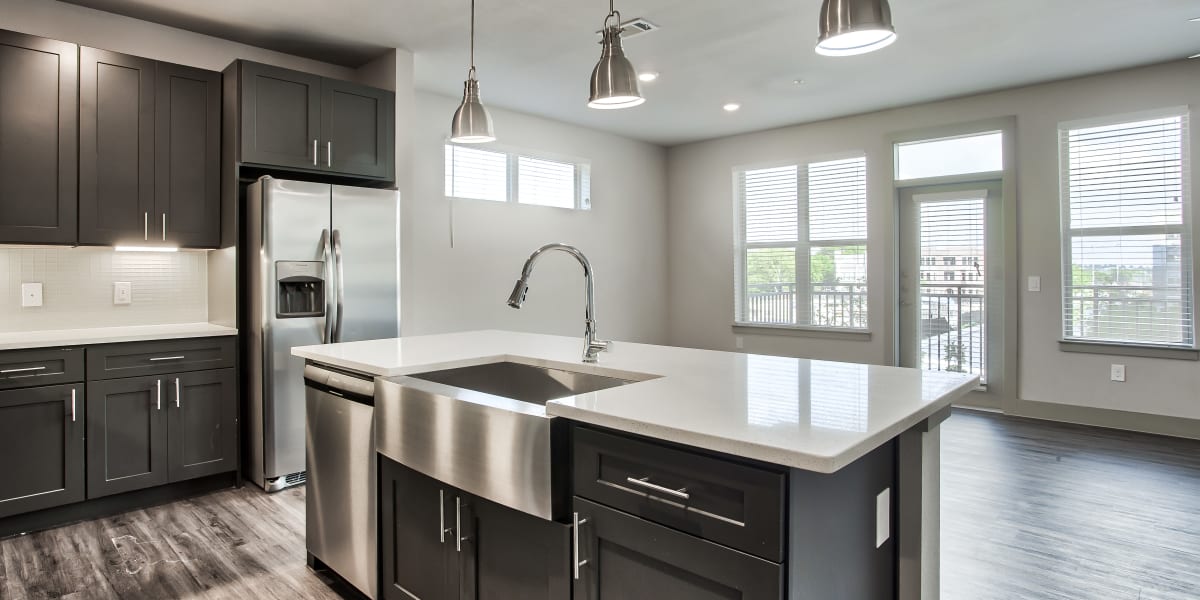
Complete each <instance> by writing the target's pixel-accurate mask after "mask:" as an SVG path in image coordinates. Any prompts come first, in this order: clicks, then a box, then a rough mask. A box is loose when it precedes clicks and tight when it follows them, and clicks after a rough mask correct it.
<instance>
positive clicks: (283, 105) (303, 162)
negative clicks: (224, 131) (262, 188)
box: [241, 62, 323, 169]
mask: <svg viewBox="0 0 1200 600" xmlns="http://www.w3.org/2000/svg"><path fill="white" fill-rule="evenodd" d="M241 86H242V89H241V93H242V115H241V119H242V156H241V158H242V162H245V163H256V164H260V165H269V166H278V167H296V168H302V169H317V168H318V164H317V163H318V156H317V146H318V144H319V143H320V140H319V139H318V138H320V137H321V78H320V77H318V76H316V75H310V74H308V73H300V72H298V71H290V70H288V69H281V68H279V67H272V66H269V65H260V64H258V63H252V62H242V75H241ZM322 164H323V163H322Z"/></svg>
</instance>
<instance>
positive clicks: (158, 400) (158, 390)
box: [154, 379, 162, 410]
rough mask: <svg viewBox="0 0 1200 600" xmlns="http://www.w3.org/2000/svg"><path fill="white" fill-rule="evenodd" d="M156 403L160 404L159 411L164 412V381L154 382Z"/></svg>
mask: <svg viewBox="0 0 1200 600" xmlns="http://www.w3.org/2000/svg"><path fill="white" fill-rule="evenodd" d="M154 401H155V403H157V404H158V410H162V380H161V379H159V380H157V381H155V382H154Z"/></svg>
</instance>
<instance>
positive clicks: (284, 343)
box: [251, 178, 334, 491]
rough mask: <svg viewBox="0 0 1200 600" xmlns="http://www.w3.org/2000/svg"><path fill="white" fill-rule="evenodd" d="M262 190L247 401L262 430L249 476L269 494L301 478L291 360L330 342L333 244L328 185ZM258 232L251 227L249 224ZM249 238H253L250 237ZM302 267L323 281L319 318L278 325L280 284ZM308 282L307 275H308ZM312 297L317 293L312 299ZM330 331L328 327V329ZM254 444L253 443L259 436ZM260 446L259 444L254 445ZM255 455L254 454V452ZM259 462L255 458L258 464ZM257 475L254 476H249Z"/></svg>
mask: <svg viewBox="0 0 1200 600" xmlns="http://www.w3.org/2000/svg"><path fill="white" fill-rule="evenodd" d="M255 185H256V186H261V188H260V189H261V194H260V196H261V210H259V211H255V209H257V208H259V207H257V206H254V205H253V203H254V201H255V200H254V193H253V189H252V190H251V202H252V207H251V209H252V211H251V212H252V214H253V213H255V212H257V213H258V215H260V218H261V219H262V221H261V223H259V224H256V225H257V226H258V227H259V231H260V232H261V236H262V240H261V245H252V246H251V247H252V248H260V249H261V251H260V254H259V255H258V256H257V257H255V258H252V259H251V260H256V261H257V262H258V263H259V264H258V268H257V269H255V270H256V271H257V272H258V273H257V274H258V276H257V277H255V278H253V279H252V280H251V281H252V285H254V286H256V287H257V289H254V290H252V291H251V297H252V298H254V299H255V303H256V306H254V310H253V313H254V318H255V320H256V321H259V322H260V323H261V326H260V324H259V323H258V322H256V323H254V324H253V325H254V327H255V328H254V330H253V331H254V333H257V334H258V335H259V336H260V338H261V344H262V345H261V347H260V348H255V349H252V350H254V351H255V353H256V354H257V356H254V357H253V360H254V361H255V362H256V363H257V364H254V365H252V368H251V376H252V377H255V378H257V379H259V381H256V382H255V384H256V385H253V386H252V389H253V391H254V393H255V395H256V396H258V397H257V398H254V399H253V400H252V402H253V404H252V413H255V412H257V413H258V414H257V415H252V418H253V417H254V416H258V417H260V418H261V421H262V422H261V427H258V426H256V424H255V423H251V428H252V429H251V430H252V431H255V432H257V431H262V440H261V463H260V464H261V465H262V471H261V473H258V472H252V473H251V476H252V477H253V478H254V479H255V481H256V483H258V484H259V485H260V486H262V487H264V488H265V489H268V490H269V491H274V490H276V489H280V488H281V487H284V486H285V485H286V483H285V482H284V481H273V480H275V479H277V478H282V477H285V476H287V475H291V474H297V473H301V472H303V471H304V468H305V466H304V410H305V407H304V404H305V402H304V359H302V358H298V357H295V356H292V355H291V349H292V347H294V346H308V345H313V344H321V343H324V342H326V341H327V340H328V334H327V332H326V325H327V319H326V317H327V316H328V315H330V314H331V313H330V311H329V309H330V308H331V304H332V290H333V287H334V285H333V283H334V282H331V281H330V270H331V267H332V264H333V261H332V260H331V259H330V254H331V249H332V244H331V239H330V238H331V232H330V230H329V199H330V191H331V187H330V186H329V185H328V184H320V183H308V182H300V181H282V180H277V179H270V178H264V179H263V180H260V181H259V182H258V183H256V184H255ZM252 225H255V224H252ZM252 235H253V234H252ZM305 264H307V265H308V266H309V267H310V268H311V271H312V273H320V274H321V275H322V276H323V279H324V285H323V287H324V294H325V298H323V299H321V298H318V299H315V302H314V303H315V304H317V306H319V307H324V309H325V310H324V311H323V312H324V314H323V315H321V316H311V317H295V316H286V317H281V316H280V315H281V314H286V313H281V312H280V311H279V310H277V309H278V308H279V307H280V302H279V300H280V298H279V295H278V294H279V288H280V287H282V284H281V280H286V279H289V278H291V277H292V276H293V275H295V271H294V269H296V268H297V265H305ZM306 274H309V273H306ZM314 293H316V292H315V291H314ZM328 324H329V325H332V322H329V323H328ZM256 437H257V436H256ZM251 445H252V446H256V445H258V440H255V443H252V444H251ZM251 451H252V453H255V454H257V453H258V452H259V448H252V450H251ZM257 458H258V457H257V456H254V457H252V459H255V460H254V462H255V463H257V462H258V461H257ZM253 470H254V469H252V471H253Z"/></svg>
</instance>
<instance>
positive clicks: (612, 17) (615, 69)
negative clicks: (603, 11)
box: [588, 0, 646, 109]
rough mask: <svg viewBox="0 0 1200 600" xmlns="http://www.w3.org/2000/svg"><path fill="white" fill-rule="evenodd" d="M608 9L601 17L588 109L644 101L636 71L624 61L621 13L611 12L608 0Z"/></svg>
mask: <svg viewBox="0 0 1200 600" xmlns="http://www.w3.org/2000/svg"><path fill="white" fill-rule="evenodd" d="M608 8H609V13H608V16H607V17H605V18H604V41H603V42H602V49H601V51H600V62H598V63H596V68H594V69H592V93H591V96H590V97H589V98H588V107H590V108H599V109H617V108H631V107H634V106H637V105H639V104H641V103H643V102H645V101H646V99H645V98H643V97H642V92H641V90H640V89H638V74H637V70H636V69H634V68H633V64H632V63H630V62H629V59H628V58H625V50H624V49H623V48H622V47H621V13H618V12H617V11H615V10H613V7H612V1H611V0H610V1H609V4H608ZM610 21H611V23H610Z"/></svg>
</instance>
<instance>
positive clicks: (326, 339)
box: [321, 229, 335, 344]
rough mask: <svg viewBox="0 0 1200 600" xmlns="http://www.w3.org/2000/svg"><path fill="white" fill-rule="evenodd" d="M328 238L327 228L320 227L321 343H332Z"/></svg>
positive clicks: (330, 256) (330, 262) (331, 294)
mask: <svg viewBox="0 0 1200 600" xmlns="http://www.w3.org/2000/svg"><path fill="white" fill-rule="evenodd" d="M329 238H330V236H329V230H328V229H322V230H321V252H322V258H323V259H324V265H325V330H324V331H323V332H322V333H323V336H322V339H321V343H323V344H331V343H333V321H334V318H335V312H334V305H333V302H332V300H333V293H332V288H333V285H334V281H333V250H332V247H331V246H330V240H329Z"/></svg>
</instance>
